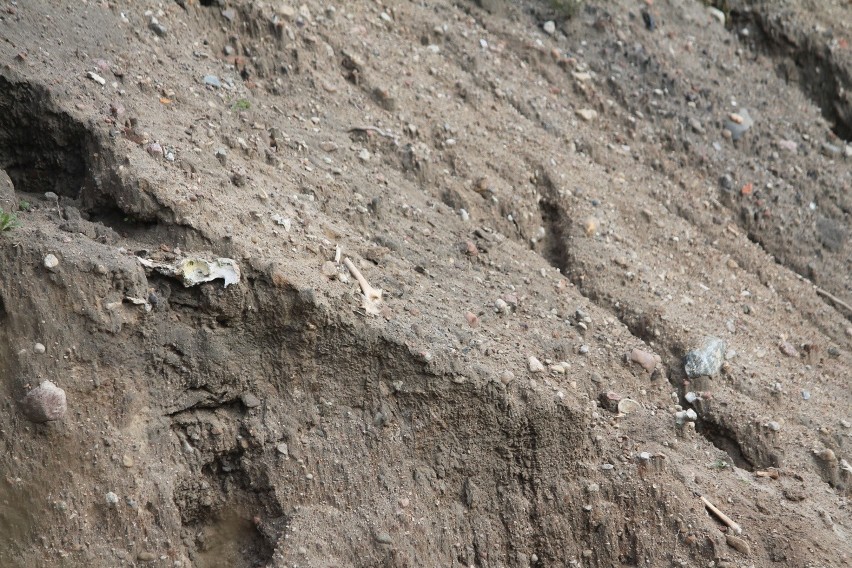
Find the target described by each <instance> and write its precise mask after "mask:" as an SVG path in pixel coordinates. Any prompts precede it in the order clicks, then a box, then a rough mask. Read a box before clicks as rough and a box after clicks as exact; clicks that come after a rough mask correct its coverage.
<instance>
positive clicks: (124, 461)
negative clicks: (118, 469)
mask: <svg viewBox="0 0 852 568" xmlns="http://www.w3.org/2000/svg"><path fill="white" fill-rule="evenodd" d="M121 465H123V466H124V467H133V458H132V457H130V456H128V455H127V454H125V455H124V456H122V458H121Z"/></svg>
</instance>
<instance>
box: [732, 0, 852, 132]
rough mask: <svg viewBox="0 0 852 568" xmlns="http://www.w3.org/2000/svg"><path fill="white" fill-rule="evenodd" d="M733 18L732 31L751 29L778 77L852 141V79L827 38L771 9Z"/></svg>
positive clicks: (743, 12) (753, 39)
mask: <svg viewBox="0 0 852 568" xmlns="http://www.w3.org/2000/svg"><path fill="white" fill-rule="evenodd" d="M729 16H730V19H731V27H732V29H733V30H735V31H737V30H741V29H744V28H748V29H749V31H750V32H751V34H750V35H749V43H750V45H751V47H752V49H754V50H755V51H757V52H759V53H761V54H763V55H766V56H767V57H770V58H771V59H773V60H774V61H775V62H776V72H777V74H778V75H779V76H780V77H782V78H783V79H785V80H786V81H787V82H788V83H793V84H796V85H797V86H798V88H799V89H800V90H801V91H802V92H803V93H804V94H805V95H806V96H807V97H808V98H810V99H811V100H812V101H813V102H814V103H816V105H817V106H818V107H819V108H820V110H821V111H822V114H823V116H824V117H825V118H826V120H828V121H829V122H830V123H832V124H833V129H832V130H833V131H834V133H835V134H836V135H837V136H838V137H840V138H842V139H843V140H845V141H852V99H849V97H847V96H846V95H845V93H846V92H847V91H848V90H849V89H850V88H852V77H850V70H849V68H848V67H846V66H844V65H843V63H841V61H840V60H839V59H838V58H837V57H836V56H835V55H834V54H833V53H832V50H831V48H830V46H829V43H828V41H827V40H826V39H825V36H824V35H818V34H817V33H816V32H814V31H806V30H803V29H801V28H800V27H799V26H798V24H797V23H796V22H795V21H794V20H792V19H791V18H790V16H788V15H785V14H779V13H778V12H777V10H773V9H772V8H769V7H765V8H763V9H734V10H731V11H730V12H729Z"/></svg>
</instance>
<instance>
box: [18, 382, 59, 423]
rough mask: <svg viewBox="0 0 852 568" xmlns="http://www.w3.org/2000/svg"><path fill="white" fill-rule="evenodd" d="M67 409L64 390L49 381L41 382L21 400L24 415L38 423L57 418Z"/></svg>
mask: <svg viewBox="0 0 852 568" xmlns="http://www.w3.org/2000/svg"><path fill="white" fill-rule="evenodd" d="M67 410H68V403H67V401H66V399H65V391H64V390H62V389H61V388H59V387H58V386H56V385H55V384H53V383H52V382H50V381H44V382H42V383H41V384H40V385H39V386H37V387H36V388H34V389H32V390H31V391H30V392H28V393H27V396H25V397H24V398H23V400H21V411H22V412H23V413H24V416H26V417H27V420H30V421H31V422H36V423H38V424H41V423H43V422H51V421H53V420H59V419H61V418H62V417H63V416H65V413H66V412H67Z"/></svg>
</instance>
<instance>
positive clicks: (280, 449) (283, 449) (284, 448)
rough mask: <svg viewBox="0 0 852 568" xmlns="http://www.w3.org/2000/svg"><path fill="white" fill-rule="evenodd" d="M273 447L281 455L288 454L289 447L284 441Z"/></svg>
mask: <svg viewBox="0 0 852 568" xmlns="http://www.w3.org/2000/svg"><path fill="white" fill-rule="evenodd" d="M275 449H276V450H277V451H278V453H279V454H281V455H282V456H286V455H288V454H289V448H288V447H287V444H285V443H284V442H281V443H279V444H278V445H277V446H275Z"/></svg>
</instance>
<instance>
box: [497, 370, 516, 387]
mask: <svg viewBox="0 0 852 568" xmlns="http://www.w3.org/2000/svg"><path fill="white" fill-rule="evenodd" d="M513 380H515V373H513V372H512V371H503V372H502V373H500V382H501V383H503V384H504V385H508V384H509V383H511V382H512V381H513Z"/></svg>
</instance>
